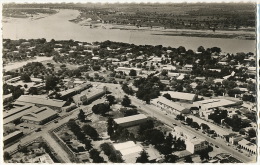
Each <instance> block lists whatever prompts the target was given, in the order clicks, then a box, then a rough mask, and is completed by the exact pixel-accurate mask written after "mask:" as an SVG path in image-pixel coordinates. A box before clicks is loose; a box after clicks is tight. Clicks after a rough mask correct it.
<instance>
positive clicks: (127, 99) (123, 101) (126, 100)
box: [121, 95, 131, 107]
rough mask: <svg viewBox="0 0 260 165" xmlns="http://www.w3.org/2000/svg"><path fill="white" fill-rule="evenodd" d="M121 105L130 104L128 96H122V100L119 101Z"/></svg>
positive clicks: (126, 105)
mask: <svg viewBox="0 0 260 165" xmlns="http://www.w3.org/2000/svg"><path fill="white" fill-rule="evenodd" d="M121 104H122V105H123V106H125V107H129V106H130V105H131V100H130V98H129V97H128V96H126V95H125V96H124V98H123V100H122V103H121Z"/></svg>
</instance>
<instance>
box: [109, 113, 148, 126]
mask: <svg viewBox="0 0 260 165" xmlns="http://www.w3.org/2000/svg"><path fill="white" fill-rule="evenodd" d="M146 121H147V117H146V116H145V115H144V114H138V115H132V116H127V117H121V118H117V119H114V122H115V123H116V124H117V125H119V126H121V127H131V126H135V125H138V124H141V123H144V122H146Z"/></svg>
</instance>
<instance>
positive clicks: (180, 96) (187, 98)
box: [162, 91, 198, 103]
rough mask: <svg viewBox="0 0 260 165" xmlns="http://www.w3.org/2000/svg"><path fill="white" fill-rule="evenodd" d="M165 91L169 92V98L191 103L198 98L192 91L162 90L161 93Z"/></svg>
mask: <svg viewBox="0 0 260 165" xmlns="http://www.w3.org/2000/svg"><path fill="white" fill-rule="evenodd" d="M166 93H168V94H170V95H171V98H172V99H175V100H176V101H183V102H189V103H193V102H194V101H196V99H197V98H198V96H197V95H196V94H193V93H184V92H174V91H164V92H162V95H163V94H166Z"/></svg>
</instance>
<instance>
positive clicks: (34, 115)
mask: <svg viewBox="0 0 260 165" xmlns="http://www.w3.org/2000/svg"><path fill="white" fill-rule="evenodd" d="M57 116H58V113H57V112H55V111H54V110H52V109H50V108H48V107H41V108H38V109H36V110H34V111H32V112H31V113H28V114H26V115H24V116H23V117H22V118H21V120H22V121H24V122H26V123H33V124H38V125H39V124H44V123H47V122H48V121H51V120H52V119H54V118H56V117H57Z"/></svg>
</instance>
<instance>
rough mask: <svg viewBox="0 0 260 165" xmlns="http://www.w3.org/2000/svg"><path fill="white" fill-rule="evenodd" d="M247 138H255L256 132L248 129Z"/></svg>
mask: <svg viewBox="0 0 260 165" xmlns="http://www.w3.org/2000/svg"><path fill="white" fill-rule="evenodd" d="M248 136H249V137H250V138H254V137H256V131H255V130H254V129H253V128H251V129H249V130H248Z"/></svg>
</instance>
